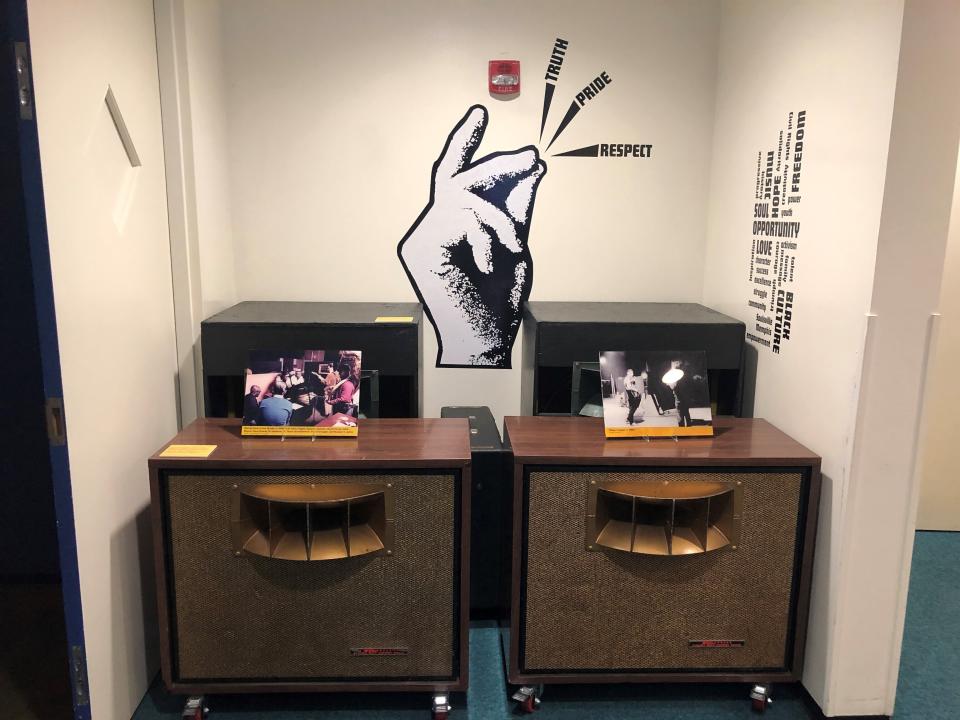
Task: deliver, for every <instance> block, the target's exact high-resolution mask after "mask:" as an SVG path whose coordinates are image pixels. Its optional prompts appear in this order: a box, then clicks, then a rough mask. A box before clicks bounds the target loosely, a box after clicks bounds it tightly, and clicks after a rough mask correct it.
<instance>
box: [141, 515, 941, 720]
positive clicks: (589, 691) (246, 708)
mask: <svg viewBox="0 0 960 720" xmlns="http://www.w3.org/2000/svg"><path fill="white" fill-rule="evenodd" d="M958 641H960V533H924V532H921V533H918V534H917V542H916V549H915V551H914V561H913V573H912V577H911V581H910V601H909V606H908V609H907V625H906V633H905V637H904V649H903V661H902V666H901V674H900V686H899V689H898V695H897V710H896V714H895V717H894V720H921V719H922V720H941V719H942V720H956V719H960V683H958V678H960V651H958V645H957V643H958ZM747 691H748V689H747V686H745V685H714V684H710V685H638V686H619V685H614V686H603V685H596V686H549V687H547V689H546V694H545V696H544V698H543V706H542V707H541V710H540V711H539V712H538V713H537V714H536V715H534V716H533V717H534V718H541V720H588V719H589V720H593V719H595V720H633V719H634V718H636V719H637V720H640V719H641V718H642V719H643V720H734V719H737V720H747V719H749V718H752V717H758V716H756V715H754V714H753V713H752V712H751V710H750V702H749V700H748V699H747ZM429 702H430V698H429V696H428V695H426V694H416V693H414V694H387V695H381V694H368V695H360V694H349V695H347V694H339V695H286V696H239V695H237V696H216V697H212V698H211V699H210V706H211V710H212V712H213V715H212V716H211V720H268V719H269V720H387V719H391V720H392V719H396V720H406V719H407V718H410V720H414V719H416V720H429V717H430V715H429V712H428V711H429ZM453 704H454V711H453V713H452V714H451V720H458V719H460V720H467V719H470V720H504V719H507V718H516V717H518V716H517V715H516V714H515V713H514V708H513V704H512V703H511V702H510V701H509V699H508V693H507V686H506V683H505V681H504V676H503V664H502V658H501V654H500V643H499V638H498V634H497V630H496V628H495V627H494V626H493V625H492V624H490V623H476V624H474V625H473V627H472V628H471V631H470V690H469V692H468V693H467V695H466V696H459V697H458V696H456V695H455V696H454V697H453ZM181 708H182V700H181V699H180V698H178V697H176V696H172V695H170V694H168V693H167V692H166V691H165V690H164V689H163V685H162V683H161V682H159V681H157V682H155V683H154V685H153V687H152V688H151V689H150V692H149V693H148V694H147V696H146V697H145V698H144V700H143V702H142V704H141V705H140V708H139V709H138V710H137V712H136V714H135V715H134V720H179V717H180V714H179V713H180V710H181ZM766 717H768V718H770V719H771V720H818V719H819V718H821V717H822V716H821V715H820V714H819V711H818V709H817V708H816V706H815V705H814V704H813V703H812V702H811V701H810V700H809V698H807V696H806V694H805V693H804V691H803V690H802V689H801V688H799V687H790V686H780V687H778V688H776V694H775V696H774V703H773V705H772V706H771V707H770V710H769V711H768V712H767V713H766Z"/></svg>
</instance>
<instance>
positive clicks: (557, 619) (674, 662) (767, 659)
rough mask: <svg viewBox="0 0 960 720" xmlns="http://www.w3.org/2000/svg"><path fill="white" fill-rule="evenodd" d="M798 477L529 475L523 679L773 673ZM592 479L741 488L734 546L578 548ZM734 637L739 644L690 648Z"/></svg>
mask: <svg viewBox="0 0 960 720" xmlns="http://www.w3.org/2000/svg"><path fill="white" fill-rule="evenodd" d="M803 477H804V476H803V473H802V472H799V471H783V472H781V471H779V470H778V471H776V472H743V471H736V472H730V471H725V472H622V471H613V472H608V471H602V472H597V471H563V472H553V471H536V470H534V471H531V472H530V473H529V480H528V483H529V485H528V493H529V495H528V515H527V525H526V533H527V544H526V558H525V564H526V568H525V578H526V582H525V585H524V587H523V592H524V598H525V599H524V600H523V601H522V603H523V606H522V607H523V615H522V618H521V622H522V623H523V627H522V635H521V638H522V639H521V662H520V665H521V667H522V669H523V670H524V671H527V672H536V671H542V672H552V671H557V672H560V671H581V672H589V671H601V670H604V671H608V672H609V671H616V670H622V671H628V670H671V669H682V670H684V671H690V670H695V669H703V670H720V669H751V670H760V669H781V668H783V667H784V666H785V664H786V663H787V659H786V658H787V655H788V652H790V650H791V648H790V646H789V642H790V640H789V638H790V627H789V623H788V621H787V618H788V617H790V611H791V607H792V605H791V603H792V602H793V596H794V578H795V565H796V562H797V559H796V550H797V542H798V538H797V532H798V527H799V526H800V525H799V524H798V513H799V512H800V497H801V490H802V484H803ZM590 480H596V481H597V482H598V483H607V482H621V481H646V482H649V481H669V482H671V483H676V482H689V481H697V482H719V483H730V484H733V485H736V483H738V482H739V483H741V485H740V486H739V489H740V490H741V491H742V525H741V528H740V538H739V544H738V546H737V549H731V548H729V547H728V548H724V549H722V550H718V551H714V552H706V553H699V554H695V555H683V556H673V557H670V556H652V555H640V554H635V553H629V552H622V551H617V550H611V549H606V548H597V549H596V550H595V551H589V550H587V549H586V547H585V542H584V539H585V533H586V531H587V530H586V527H585V526H586V522H585V516H586V514H587V502H588V495H589V484H590ZM699 641H719V642H718V643H717V645H723V644H725V641H734V642H733V644H734V645H740V641H742V646H737V647H718V646H713V647H708V648H703V647H696V646H694V643H696V642H699Z"/></svg>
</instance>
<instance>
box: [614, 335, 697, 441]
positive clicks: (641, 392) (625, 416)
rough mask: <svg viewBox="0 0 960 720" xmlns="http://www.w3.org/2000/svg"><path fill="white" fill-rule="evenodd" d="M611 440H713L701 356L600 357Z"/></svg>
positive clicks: (629, 353) (694, 353)
mask: <svg viewBox="0 0 960 720" xmlns="http://www.w3.org/2000/svg"><path fill="white" fill-rule="evenodd" d="M600 397H601V400H602V403H603V424H604V430H605V433H606V436H607V437H644V436H646V437H658V436H659V437H671V436H672V437H676V436H684V435H713V413H712V412H711V409H710V388H709V385H708V384H707V357H706V353H704V352H702V351H677V352H646V351H623V350H608V351H604V352H601V353H600Z"/></svg>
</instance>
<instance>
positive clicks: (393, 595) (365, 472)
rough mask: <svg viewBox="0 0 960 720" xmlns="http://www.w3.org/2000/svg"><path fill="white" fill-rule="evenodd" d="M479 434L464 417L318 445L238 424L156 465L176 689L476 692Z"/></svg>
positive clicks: (159, 570)
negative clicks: (470, 660) (472, 559)
mask: <svg viewBox="0 0 960 720" xmlns="http://www.w3.org/2000/svg"><path fill="white" fill-rule="evenodd" d="M469 437H470V434H469V430H468V425H467V421H466V420H463V419H449V420H440V419H432V420H427V419H395V420H366V421H364V422H363V423H362V425H361V428H360V435H359V437H358V438H323V439H318V440H317V441H316V442H311V441H309V440H306V439H293V440H287V441H283V442H282V441H280V440H279V439H277V438H241V437H240V421H239V420H229V419H206V420H198V421H197V422H195V423H194V424H192V425H191V426H190V427H188V428H187V429H185V430H184V431H183V432H181V433H180V434H179V435H178V436H177V437H176V438H174V440H173V441H172V442H171V444H172V445H187V446H192V447H196V446H202V445H214V446H216V447H215V449H214V450H213V452H212V453H211V454H210V455H209V456H208V457H192V458H190V457H171V456H169V455H165V454H164V452H163V451H161V452H159V453H157V454H155V455H154V456H153V457H151V458H150V461H149V465H150V475H151V495H152V513H153V522H154V529H155V548H156V579H157V589H158V605H159V612H160V629H161V650H162V668H163V678H164V680H165V682H166V684H167V686H168V687H169V688H170V689H171V690H173V691H175V692H182V693H194V694H199V693H216V692H267V691H286V692H296V691H324V690H347V691H350V690H411V691H425V692H442V691H451V690H463V689H465V688H466V684H467V620H468V598H469V587H468V585H469V582H468V579H469V537H470V533H469V528H470V521H469V507H470V504H469V500H470V492H469V487H470V477H469V476H470V467H469V465H470V443H469ZM164 449H167V446H165V448H164ZM188 451H189V448H188ZM438 714H439V715H440V716H442V713H438Z"/></svg>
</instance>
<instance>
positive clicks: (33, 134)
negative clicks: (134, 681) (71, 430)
mask: <svg viewBox="0 0 960 720" xmlns="http://www.w3.org/2000/svg"><path fill="white" fill-rule="evenodd" d="M3 13H4V15H5V17H3V18H2V22H0V28H2V37H0V43H2V47H3V49H4V52H3V61H4V63H5V67H4V69H3V72H16V67H17V65H16V63H17V60H16V52H15V47H16V46H15V43H23V44H24V45H23V47H24V49H25V53H24V57H25V59H26V68H27V71H28V76H27V77H26V78H25V80H26V87H27V90H28V93H29V105H30V107H31V112H30V113H29V117H23V115H22V114H21V113H20V111H19V109H18V108H19V106H20V98H19V97H16V96H14V97H7V98H4V103H7V104H8V107H9V106H10V105H15V109H14V110H13V112H14V113H15V114H19V115H20V119H19V122H18V123H17V126H16V127H17V131H16V133H15V134H16V137H15V138H3V139H4V140H5V141H12V142H14V143H16V147H17V148H18V149H19V155H20V190H21V193H20V195H19V196H16V195H15V196H14V197H12V198H9V201H10V202H14V203H20V204H22V209H23V213H24V216H25V218H26V228H27V236H28V237H27V239H28V244H29V249H30V263H31V271H32V279H33V293H34V304H35V308H36V324H37V330H38V335H39V340H40V364H41V376H42V382H43V396H44V402H45V403H46V414H47V430H48V436H49V440H50V442H49V445H48V447H49V456H50V467H51V475H52V484H53V498H54V510H55V514H56V520H57V545H58V554H59V559H60V582H61V588H62V593H63V608H64V619H65V623H66V631H67V648H66V650H67V657H68V659H69V660H68V664H69V668H70V680H71V683H70V684H71V692H72V695H73V714H74V718H76V720H90V718H91V713H90V695H89V689H88V685H87V669H86V645H85V642H84V630H83V608H82V605H81V601H80V570H79V564H78V559H77V537H76V529H75V525H74V516H73V489H72V486H71V481H70V464H69V456H68V446H67V433H66V415H65V410H64V406H63V385H62V380H61V373H60V348H59V343H58V340H57V318H56V311H55V306H54V295H53V277H52V274H51V266H50V248H49V244H48V240H47V224H46V210H45V206H44V199H43V176H42V172H41V166H40V142H39V136H38V133H37V122H36V108H35V106H34V103H33V98H34V97H35V95H34V91H33V81H32V72H30V68H31V63H30V38H29V27H28V21H27V5H26V0H9V1H8V2H6V3H4V8H3ZM5 200H6V199H5Z"/></svg>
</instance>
